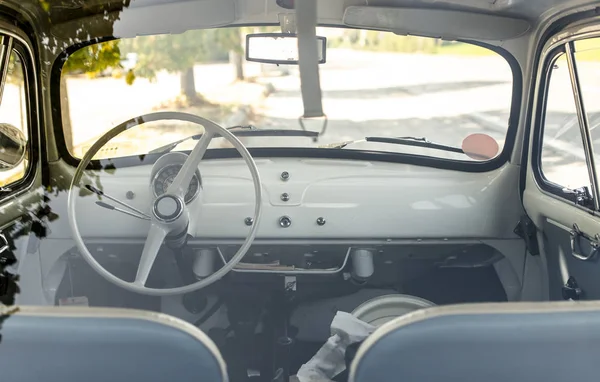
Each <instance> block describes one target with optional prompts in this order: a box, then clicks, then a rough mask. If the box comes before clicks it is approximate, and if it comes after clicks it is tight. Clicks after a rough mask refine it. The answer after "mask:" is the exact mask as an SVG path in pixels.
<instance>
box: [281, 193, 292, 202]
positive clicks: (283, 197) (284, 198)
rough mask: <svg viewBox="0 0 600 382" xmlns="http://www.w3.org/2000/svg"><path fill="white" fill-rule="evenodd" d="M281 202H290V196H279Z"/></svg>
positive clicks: (286, 194)
mask: <svg viewBox="0 0 600 382" xmlns="http://www.w3.org/2000/svg"><path fill="white" fill-rule="evenodd" d="M281 200H283V201H284V202H287V201H288V200H290V194H288V193H287V192H284V193H283V194H281Z"/></svg>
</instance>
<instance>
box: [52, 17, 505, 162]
mask: <svg viewBox="0 0 600 382" xmlns="http://www.w3.org/2000/svg"><path fill="white" fill-rule="evenodd" d="M271 30H272V31H278V29H277V28H270V27H269V28H267V27H261V28H248V27H245V28H220V29H212V30H200V31H189V32H186V33H184V34H180V35H157V36H141V37H136V38H131V39H122V40H114V41H108V42H102V43H97V44H93V45H89V46H85V47H82V48H81V49H79V50H77V51H75V52H74V53H72V54H70V55H69V56H68V58H67V60H66V62H65V64H64V67H63V70H62V74H61V81H60V83H61V93H60V94H61V106H62V122H63V131H64V137H65V144H66V147H67V148H68V150H69V152H70V153H71V155H72V156H74V157H77V158H81V157H82V156H83V155H84V154H85V153H86V151H87V150H88V149H89V148H90V147H91V145H92V144H93V143H94V142H95V141H96V140H97V139H98V138H99V137H100V136H102V135H103V134H104V133H106V132H107V131H108V130H110V129H111V128H113V127H114V126H116V125H118V124H120V123H122V122H124V121H126V120H128V119H130V118H133V117H136V116H139V115H143V114H145V113H151V112H156V111H181V112H185V113H192V114H197V115H201V116H204V117H206V118H209V119H211V120H213V121H215V122H217V123H219V124H221V125H222V126H224V127H230V126H233V125H249V124H252V125H254V126H256V127H257V128H259V129H286V130H291V129H301V127H300V125H299V123H298V117H299V116H300V115H301V114H302V111H303V109H302V99H301V93H300V77H299V72H298V67H297V66H291V65H280V66H277V65H274V64H261V63H255V62H247V61H246V60H245V59H244V57H245V56H244V48H245V47H244V44H245V35H246V34H247V33H255V32H264V31H271ZM317 33H318V34H319V35H321V36H325V37H326V38H327V59H326V63H324V64H321V65H320V79H321V87H322V90H323V108H324V111H325V113H326V114H327V116H328V124H327V128H326V130H325V131H324V133H323V134H322V135H321V136H320V137H319V139H318V140H316V141H314V140H313V139H311V138H308V137H298V136H295V137H285V136H284V137H281V136H272V137H242V138H241V140H242V141H243V143H244V144H246V145H247V146H249V147H320V148H323V149H336V150H338V149H343V150H370V151H383V152H394V153H410V154H419V155H426V156H430V157H438V158H447V159H455V160H461V161H465V160H466V161H481V160H488V159H491V158H494V157H495V156H497V155H499V153H500V152H501V151H502V149H503V147H504V142H505V139H506V134H507V130H508V120H509V114H510V107H511V99H512V91H513V76H512V71H511V68H510V66H509V64H508V62H507V61H506V60H505V59H504V58H503V57H502V56H500V55H498V54H497V53H495V52H493V51H491V50H489V49H486V48H482V47H479V46H475V45H471V44H466V43H460V42H447V41H441V40H437V39H431V38H422V37H413V36H408V37H407V36H398V35H395V34H393V33H387V32H375V31H366V30H356V29H342V28H318V31H317ZM311 122H312V121H311ZM321 127H322V126H321V123H320V122H312V123H307V124H306V128H307V129H309V130H314V131H319V132H321ZM199 132H202V127H201V126H197V125H193V124H189V123H185V122H177V121H157V122H152V123H147V124H143V125H140V126H138V127H135V128H133V129H130V130H128V131H126V132H124V133H123V134H121V135H120V136H118V137H116V138H114V139H113V140H112V141H111V142H110V143H109V144H108V145H106V146H105V147H104V148H103V149H102V150H101V151H100V152H98V153H97V154H96V158H107V157H123V156H129V155H138V154H145V153H148V152H150V151H151V150H153V149H156V148H158V147H161V146H163V145H165V144H166V143H169V142H173V141H176V140H179V139H182V138H185V137H187V136H190V135H194V134H197V133H199ZM365 137H384V138H385V137H387V138H397V137H400V138H410V140H411V141H413V142H425V141H430V142H434V143H437V144H439V145H440V146H444V147H445V146H448V147H450V148H456V150H448V149H446V148H442V149H439V148H437V149H436V148H430V147H422V146H423V145H420V146H409V145H398V144H393V143H389V142H387V143H386V142H378V141H372V140H367V141H365V140H364V138H365ZM342 142H350V143H348V144H347V145H345V146H344V147H343V148H340V145H339V144H340V143H342ZM193 145H194V142H193V141H190V142H183V143H182V144H180V145H178V146H177V147H176V148H175V150H189V149H191V148H192V147H193ZM212 145H213V146H212V147H215V148H218V147H228V144H227V143H226V142H222V141H219V140H218V139H217V140H215V141H213V143H212ZM482 147H483V148H482ZM461 150H462V151H472V152H476V153H478V152H480V151H484V152H485V153H486V155H484V156H483V157H481V156H477V155H475V156H473V155H465V154H464V153H463V152H462V151H461Z"/></svg>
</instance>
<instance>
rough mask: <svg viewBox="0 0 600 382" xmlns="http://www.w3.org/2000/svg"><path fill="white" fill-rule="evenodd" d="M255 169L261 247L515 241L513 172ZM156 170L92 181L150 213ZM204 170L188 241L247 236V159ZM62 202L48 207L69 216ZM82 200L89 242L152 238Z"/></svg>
mask: <svg viewBox="0 0 600 382" xmlns="http://www.w3.org/2000/svg"><path fill="white" fill-rule="evenodd" d="M256 164H257V166H258V169H259V171H260V176H261V182H262V185H263V206H262V207H263V215H262V220H261V222H260V226H259V231H258V235H257V239H284V240H287V239H311V240H318V239H330V240H332V239H341V240H361V239H370V240H373V239H375V240H383V241H386V240H387V241H389V240H394V239H427V238H502V237H512V238H514V234H513V233H512V229H513V228H514V225H515V224H516V223H517V222H518V220H519V217H520V205H519V203H518V200H519V196H518V187H517V179H518V168H517V167H515V166H511V165H509V164H507V165H505V166H503V167H501V168H499V169H497V170H494V171H491V172H484V173H469V172H460V171H450V170H441V169H435V168H430V167H421V166H415V165H407V164H397V163H386V162H368V161H351V160H332V159H302V158H269V159H262V158H258V159H256ZM155 170H156V169H155ZM155 170H154V172H156V171H155ZM152 172H153V166H152V165H142V166H133V167H123V168H118V169H116V170H111V171H109V172H107V171H96V172H95V173H94V174H93V175H94V176H93V177H92V178H95V179H94V180H93V184H94V185H96V186H98V187H100V188H101V189H102V190H103V191H104V192H105V193H106V194H108V195H111V196H113V197H115V198H118V199H120V200H123V201H125V202H127V203H129V204H130V205H132V206H134V207H136V208H138V209H140V210H141V211H144V212H146V213H150V208H151V203H152V198H153V197H154V192H153V188H152V186H151V179H152V174H151V173H152ZM199 172H200V174H201V175H200V176H201V182H202V187H201V190H200V192H199V194H198V196H197V197H196V198H194V199H193V200H192V201H191V202H190V204H189V213H190V230H189V232H190V234H191V235H192V236H194V237H195V238H196V239H199V240H203V239H217V240H218V239H243V238H245V236H246V234H247V233H248V232H249V226H248V225H247V223H248V222H247V220H246V218H248V217H252V215H253V211H254V202H255V195H254V191H253V184H252V178H251V175H250V171H249V170H248V168H247V167H246V164H245V163H244V161H243V160H242V159H218V160H204V161H202V162H201V164H200V166H199ZM88 173H89V172H88ZM284 173H287V177H286V175H285V174H284ZM282 174H284V175H282ZM83 183H85V180H84V181H82V184H83ZM63 194H64V193H61V194H60V195H58V196H56V200H53V202H52V206H53V210H54V211H55V212H57V213H58V214H59V215H61V214H64V215H63V216H65V217H66V195H63ZM76 194H77V193H76ZM83 194H85V196H78V197H77V202H76V213H77V221H78V223H79V229H80V232H81V233H82V236H83V237H84V238H86V239H95V238H97V239H100V238H115V239H117V238H123V239H126V238H129V239H138V238H139V239H141V240H143V238H145V237H146V235H147V232H148V229H149V223H148V222H147V221H143V220H138V219H136V218H134V217H130V216H127V215H124V214H121V213H119V212H116V211H112V210H107V209H104V208H101V207H99V206H98V205H96V203H95V202H96V201H97V200H99V197H98V196H96V195H94V194H92V193H87V192H83ZM103 200H105V201H106V199H103ZM282 217H286V218H288V219H289V221H287V223H289V226H286V225H287V224H283V223H282ZM61 220H62V219H61ZM52 237H53V238H65V239H66V238H71V237H72V235H71V232H70V230H69V227H68V225H67V224H57V225H56V226H55V227H53V228H52Z"/></svg>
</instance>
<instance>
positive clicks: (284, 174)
mask: <svg viewBox="0 0 600 382" xmlns="http://www.w3.org/2000/svg"><path fill="white" fill-rule="evenodd" d="M288 179H290V173H289V172H287V171H284V172H282V173H281V180H283V181H284V182H285V181H287V180H288Z"/></svg>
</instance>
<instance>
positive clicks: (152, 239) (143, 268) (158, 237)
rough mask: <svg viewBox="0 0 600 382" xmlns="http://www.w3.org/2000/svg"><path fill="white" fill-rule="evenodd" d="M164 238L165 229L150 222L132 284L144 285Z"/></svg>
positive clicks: (165, 234)
mask: <svg viewBox="0 0 600 382" xmlns="http://www.w3.org/2000/svg"><path fill="white" fill-rule="evenodd" d="M166 236H167V232H166V231H165V229H164V228H163V227H161V226H160V225H159V224H157V223H156V222H152V224H151V225H150V231H149V232H148V237H147V238H146V243H145V244H144V250H143V251H142V257H141V258H140V264H139V265H138V270H137V274H136V275H135V281H134V282H133V283H134V284H137V285H139V286H142V287H143V286H145V285H146V281H148V275H149V274H150V270H152V266H153V265H154V261H155V260H156V256H158V251H159V250H160V246H161V245H162V243H163V242H164V241H165V237H166Z"/></svg>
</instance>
